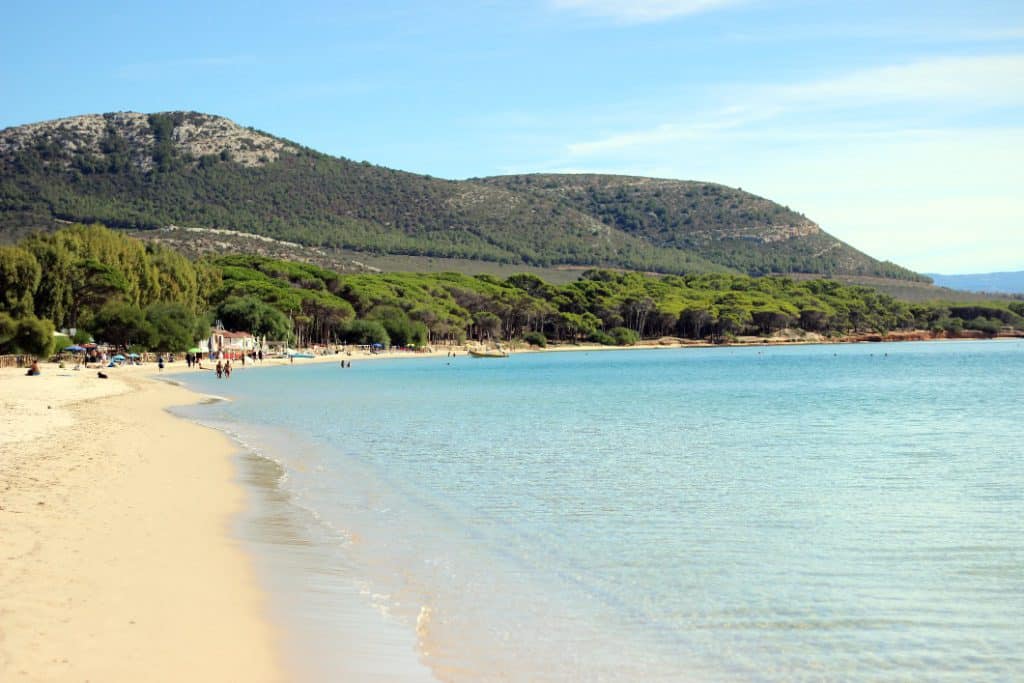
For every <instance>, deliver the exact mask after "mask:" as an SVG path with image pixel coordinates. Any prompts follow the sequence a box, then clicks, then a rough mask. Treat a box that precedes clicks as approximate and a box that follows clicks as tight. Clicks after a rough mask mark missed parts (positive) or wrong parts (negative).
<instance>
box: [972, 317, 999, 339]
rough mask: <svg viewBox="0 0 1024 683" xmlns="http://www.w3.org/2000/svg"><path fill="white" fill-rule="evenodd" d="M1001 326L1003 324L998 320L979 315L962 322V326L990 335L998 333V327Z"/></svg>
mask: <svg viewBox="0 0 1024 683" xmlns="http://www.w3.org/2000/svg"><path fill="white" fill-rule="evenodd" d="M1002 326H1003V325H1002V322H1001V321H1000V320H993V319H992V318H983V317H981V316H979V317H977V318H975V319H973V320H969V321H967V322H965V323H964V327H966V328H967V329H969V330H978V331H979V332H984V333H985V334H992V335H994V334H998V333H999V329H1000V328H1001V327H1002Z"/></svg>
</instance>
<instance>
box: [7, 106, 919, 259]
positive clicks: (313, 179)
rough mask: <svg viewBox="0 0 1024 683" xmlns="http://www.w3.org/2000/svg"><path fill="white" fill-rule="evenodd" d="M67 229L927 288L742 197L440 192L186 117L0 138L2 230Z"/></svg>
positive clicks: (539, 186) (526, 181) (520, 189)
mask: <svg viewBox="0 0 1024 683" xmlns="http://www.w3.org/2000/svg"><path fill="white" fill-rule="evenodd" d="M59 221H71V222H89V223H93V222H99V223H103V224H105V225H108V226H112V227H117V228H132V229H136V230H139V229H142V230H154V229H157V228H164V227H167V226H171V225H182V226H189V227H200V228H224V229H230V230H236V231H240V232H245V233H252V234H254V235H260V236H265V237H270V238H274V239H277V240H285V241H290V242H296V243H298V244H300V245H307V246H316V247H322V248H333V249H345V250H351V251H355V252H363V253H367V254H375V255H382V254H392V255H396V254H397V255H408V256H429V257H440V258H454V259H463V260H470V261H478V262H479V261H482V262H492V263H499V264H513V265H526V266H535V267H547V266H557V265H571V266H610V267H619V268H625V269H634V270H646V271H655V272H663V273H688V272H714V271H719V272H727V271H740V272H747V273H752V274H761V273H766V272H805V273H824V274H850V275H874V276H881V277H889V278H892V277H896V278H903V279H919V276H917V275H916V274H914V273H911V272H910V271H907V270H905V269H902V268H899V267H897V266H894V265H892V264H888V263H880V262H878V261H876V260H874V259H871V258H870V257H868V256H866V255H864V254H861V253H860V252H857V251H856V250H854V249H852V248H851V247H849V246H848V245H845V244H843V243H842V242H839V241H838V240H836V239H835V238H833V237H831V236H829V235H828V234H827V233H824V232H823V231H821V230H820V228H818V227H817V226H816V225H815V224H813V223H812V222H811V221H809V220H808V219H806V218H804V217H802V216H800V215H799V214H796V213H793V212H792V211H789V210H788V209H786V208H784V207H781V206H779V205H777V204H774V203H773V202H770V201H768V200H766V199H762V198H759V197H755V196H753V195H750V194H748V193H745V192H742V191H740V190H733V189H730V188H725V187H722V186H717V185H709V184H706V183H690V182H678V181H662V180H653V179H644V178H625V177H621V178H620V177H614V176H519V177H510V178H489V179H485V180H482V181H450V180H441V179H437V178H432V177H429V176H423V175H417V174H412V173H406V172H402V171H396V170H392V169H388V168H384V167H380V166H374V165H372V164H369V163H366V162H362V163H358V162H354V161H350V160H347V159H343V158H337V157H331V156H328V155H325V154H322V153H319V152H316V151H314V150H311V149H307V148H304V147H301V146H300V145H297V144H295V143H292V142H289V141H287V140H283V139H280V138H276V137H273V136H270V135H267V134H265V133H261V132H259V131H255V130H252V129H247V128H242V127H241V126H238V125H236V124H234V123H233V122H231V121H229V120H227V119H224V118H221V117H215V116H210V115H206V114H198V113H185V112H172V113H164V114H154V115H146V114H134V113H119V114H104V115H91V116H81V117H74V118H70V119H62V120H58V121H52V122H45V123H40V124H33V125H29V126H20V127H16V128H9V129H6V130H4V131H0V231H2V232H3V234H4V235H6V239H7V241H10V240H11V239H13V238H15V237H16V236H17V235H18V234H22V233H24V232H25V231H26V230H28V229H32V228H48V227H53V226H54V225H56V224H58V222H59Z"/></svg>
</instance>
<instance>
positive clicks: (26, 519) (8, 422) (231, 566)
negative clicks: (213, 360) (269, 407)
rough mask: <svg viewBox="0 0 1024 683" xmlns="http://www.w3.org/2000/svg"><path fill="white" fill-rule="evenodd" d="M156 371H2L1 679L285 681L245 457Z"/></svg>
mask: <svg viewBox="0 0 1024 683" xmlns="http://www.w3.org/2000/svg"><path fill="white" fill-rule="evenodd" d="M154 370H155V368H153V367H152V366H148V367H147V366H143V367H140V368H126V369H118V370H113V371H111V373H110V374H111V379H108V380H100V379H98V378H97V377H96V374H95V371H83V372H73V371H70V370H63V369H59V368H57V366H55V365H50V364H44V365H43V374H42V376H40V377H25V376H24V371H23V370H13V369H12V370H3V371H0V405H2V408H3V410H2V411H0V538H2V539H3V542H2V561H0V680H4V681H64V680H78V681H81V680H92V681H142V680H145V681H182V680H192V681H201V680H205V681H226V680H244V681H275V680H283V679H284V678H285V676H284V675H283V672H282V668H281V665H280V663H279V654H278V640H279V638H278V634H277V633H276V631H275V629H274V628H273V627H272V625H271V623H270V621H269V620H268V619H267V617H266V615H265V596H264V594H263V593H262V591H261V589H260V588H259V586H258V585H257V583H256V580H255V577H254V572H253V569H252V567H251V562H250V558H249V557H248V556H247V555H246V554H245V553H244V552H243V550H242V549H241V548H240V547H239V545H238V542H237V541H235V540H234V539H233V538H232V537H231V535H230V525H231V522H232V520H233V519H234V517H235V515H236V514H237V513H238V512H239V511H240V510H241V509H242V506H243V504H244V491H243V489H242V488H241V486H240V485H239V484H237V483H236V472H235V466H234V461H233V456H234V453H235V451H236V450H237V449H236V447H234V446H233V444H232V443H231V442H230V441H229V440H228V439H227V438H226V437H225V436H223V435H222V434H220V433H218V432H216V431H213V430H210V429H206V428H203V427H200V426H198V425H194V424H191V423H189V422H187V421H185V420H182V419H178V418H175V417H173V416H171V415H170V414H169V413H167V412H166V411H165V409H166V408H167V407H168V406H172V405H181V404H186V403H191V402H193V401H195V400H196V398H197V396H196V395H195V394H192V393H190V392H188V391H186V390H184V389H182V388H180V387H176V386H174V385H172V384H169V383H166V382H158V381H154V380H152V379H150V378H149V377H148V375H150V374H151V373H152V372H153V371H154Z"/></svg>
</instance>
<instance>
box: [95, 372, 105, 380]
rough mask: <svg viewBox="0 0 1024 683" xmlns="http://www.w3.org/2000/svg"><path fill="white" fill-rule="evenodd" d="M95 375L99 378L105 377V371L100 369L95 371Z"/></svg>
mask: <svg viewBox="0 0 1024 683" xmlns="http://www.w3.org/2000/svg"><path fill="white" fill-rule="evenodd" d="M96 376H97V377H99V378H100V379H106V378H107V373H105V372H102V371H100V372H97V373H96Z"/></svg>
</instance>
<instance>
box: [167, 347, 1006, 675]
mask: <svg viewBox="0 0 1024 683" xmlns="http://www.w3.org/2000/svg"><path fill="white" fill-rule="evenodd" d="M1022 377H1024V344H1021V343H1020V342H1017V341H1005V342H1004V341H999V342H964V343H960V342H946V343H920V344H918V343H902V344H871V345H844V346H817V347H768V348H743V349H738V348H720V349H719V348H716V349H671V350H649V351H617V352H614V353H596V352H595V353H557V354H523V355H514V356H513V357H511V358H509V359H505V360H487V359H478V360H477V359H470V358H465V357H459V358H456V359H443V358H442V359H417V360H397V361H373V362H361V363H355V364H354V365H353V367H352V368H351V369H345V370H343V369H341V368H340V367H337V366H331V365H327V364H325V365H307V366H293V367H280V368H274V369H267V370H264V371H261V372H238V373H235V374H234V375H233V376H232V378H231V379H230V380H229V381H217V380H216V379H215V378H213V377H211V376H209V375H207V374H206V373H203V374H202V375H189V376H187V382H188V383H189V384H190V386H193V387H194V388H197V389H199V390H201V391H206V392H209V393H215V394H218V395H223V396H228V397H230V398H232V399H233V400H232V401H231V402H227V403H218V404H216V405H210V406H202V407H197V408H193V409H191V410H190V411H189V414H190V415H192V416H197V417H198V418H199V419H201V420H202V421H204V422H207V423H210V424H214V425H215V426H218V427H220V428H223V429H225V430H227V431H229V432H230V433H232V434H234V435H235V436H236V437H237V438H240V439H241V440H243V441H244V442H245V443H247V444H248V445H249V448H250V449H252V450H253V451H255V452H257V453H259V454H261V455H263V456H265V457H267V458H271V459H273V460H274V461H276V462H277V463H279V466H280V468H281V469H280V470H279V474H280V477H275V482H276V483H275V485H274V489H275V490H276V491H278V492H279V495H280V496H282V497H283V500H279V501H278V503H280V510H279V511H280V513H281V514H283V515H285V516H286V517H287V519H288V524H289V525H291V526H290V527H289V528H290V531H289V533H288V534H287V537H288V538H293V539H300V540H301V544H302V545H303V547H304V548H305V549H304V550H302V551H301V553H299V552H297V551H295V550H294V549H289V548H288V547H287V546H288V544H287V543H286V544H282V545H280V546H279V547H278V548H277V549H276V550H273V549H271V552H274V553H277V556H278V558H279V559H281V558H284V557H290V558H293V559H294V558H299V559H297V560H295V561H293V562H280V561H279V562H277V563H276V564H275V563H270V564H274V566H275V567H276V569H273V571H272V574H273V576H274V577H275V578H274V579H273V581H269V583H270V584H272V585H271V587H272V588H273V589H274V590H275V592H277V594H278V595H279V600H278V607H279V609H280V610H281V612H282V614H283V615H284V616H283V617H282V618H283V619H284V620H285V621H286V622H287V623H289V624H290V625H292V626H293V627H294V628H293V632H295V633H300V634H304V635H303V636H302V637H300V638H297V639H296V641H297V642H296V643H295V644H294V648H295V649H296V650H297V651H301V652H299V653H298V654H297V659H301V660H302V661H314V662H321V663H322V665H321V666H320V668H319V669H315V670H311V671H312V673H310V674H309V675H310V677H311V678H318V677H319V678H323V677H329V676H330V674H331V672H332V671H336V670H337V669H335V668H334V667H337V666H340V664H339V663H338V662H337V661H336V659H337V658H332V657H331V655H330V653H331V652H332V651H333V650H332V647H334V646H333V645H331V643H337V642H341V641H344V640H345V639H346V638H347V637H349V636H350V635H351V633H352V632H355V631H359V630H361V629H362V630H367V631H369V632H372V628H375V627H368V626H367V625H366V624H365V621H366V620H374V619H376V620H377V626H376V627H379V628H380V629H381V631H380V632H381V633H386V634H388V635H387V637H384V638H374V639H373V640H374V641H375V642H377V643H381V642H383V643H384V644H385V646H386V647H388V648H391V649H392V651H395V652H399V653H400V654H401V655H402V657H404V659H403V661H405V662H407V665H403V666H402V667H401V668H400V670H398V671H396V672H389V673H388V674H387V676H390V677H393V678H395V679H399V680H406V679H411V678H416V677H420V676H422V675H423V670H421V669H417V666H418V665H417V663H416V660H417V659H418V660H420V661H421V662H422V663H423V664H425V665H427V666H429V667H430V668H431V670H433V672H434V673H435V674H436V675H438V676H439V677H441V678H444V679H448V680H466V681H471V680H474V681H475V680H567V679H570V680H572V679H577V680H582V679H586V680H680V679H683V680H716V681H719V680H750V679H756V680H779V681H789V680H822V679H824V680H853V681H868V680H870V681H877V680H908V681H909V680H1007V679H1009V678H1013V677H1015V676H1020V675H1021V674H1022V672H1024V655H1022V653H1024V534H1022V532H1024V528H1022V527H1024V523H1022V520H1024V459H1022V450H1024V449H1022V446H1021V429H1020V425H1021V424H1024V400H1022V399H1024V388H1022V387H1024V385H1022V383H1021V378H1022ZM250 470H251V467H250ZM278 479H279V480H278ZM310 548H312V550H310ZM360 624H363V626H360ZM346 634H348V635H346ZM379 649H380V648H378V650H379ZM410 654H411V656H410ZM378 656H380V657H384V658H385V659H386V655H382V654H381V653H380V652H378ZM352 657H356V658H358V656H357V655H355V654H353V653H347V654H346V655H345V657H344V658H343V659H346V660H349V659H350V658H352ZM364 664H366V666H369V667H371V668H372V663H369V664H367V663H366V662H364ZM363 671H364V672H367V676H368V677H373V675H374V674H373V672H372V671H371V669H363Z"/></svg>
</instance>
